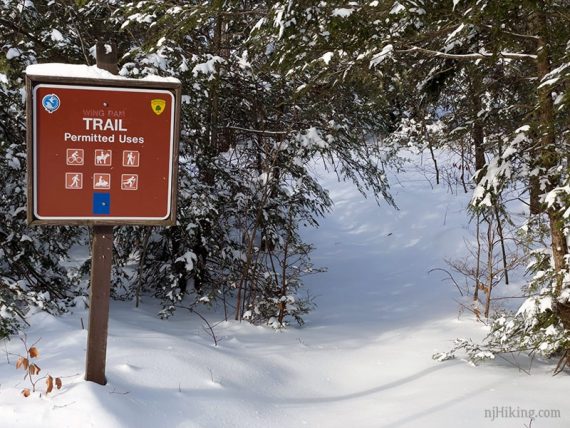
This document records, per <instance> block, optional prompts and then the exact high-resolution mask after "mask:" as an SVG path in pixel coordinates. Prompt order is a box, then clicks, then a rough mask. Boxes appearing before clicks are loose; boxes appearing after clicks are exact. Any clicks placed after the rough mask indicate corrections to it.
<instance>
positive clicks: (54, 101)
mask: <svg viewBox="0 0 570 428" xmlns="http://www.w3.org/2000/svg"><path fill="white" fill-rule="evenodd" d="M60 104H61V102H60V101H59V97H58V96H57V95H56V94H47V95H46V96H44V97H43V98H42V106H43V108H44V109H45V110H46V111H47V112H48V113H53V112H54V111H56V110H57V109H58V108H59V106H60Z"/></svg>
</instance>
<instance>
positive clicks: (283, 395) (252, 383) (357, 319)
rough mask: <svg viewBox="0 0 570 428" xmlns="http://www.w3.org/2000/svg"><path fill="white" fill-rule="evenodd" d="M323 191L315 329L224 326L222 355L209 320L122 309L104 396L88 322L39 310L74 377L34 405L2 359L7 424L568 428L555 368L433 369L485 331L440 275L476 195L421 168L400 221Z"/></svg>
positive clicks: (345, 190)
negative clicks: (90, 373)
mask: <svg viewBox="0 0 570 428" xmlns="http://www.w3.org/2000/svg"><path fill="white" fill-rule="evenodd" d="M323 179H324V180H325V181H326V187H328V188H330V189H333V191H332V192H331V196H332V198H333V200H334V201H335V203H336V205H335V210H334V212H333V213H332V214H331V215H330V216H329V217H327V218H326V219H324V220H323V221H322V224H321V228H320V229H318V230H311V231H306V235H307V239H308V241H310V242H314V243H315V245H316V247H317V249H316V251H315V253H314V256H313V260H314V262H315V264H316V265H321V266H327V267H328V272H327V273H324V274H319V275H315V276H311V277H308V278H306V283H307V285H308V287H309V289H310V292H311V294H312V295H313V296H315V297H316V298H317V304H318V308H317V309H316V310H315V311H314V312H312V313H311V314H309V315H308V316H307V317H306V325H305V326H304V327H302V328H297V327H292V328H289V329H288V330H286V331H284V332H274V331H272V330H271V329H269V328H265V327H254V326H251V325H248V324H246V323H242V324H239V323H236V322H225V323H222V324H219V325H217V326H216V334H217V336H218V338H219V339H220V344H219V346H217V347H214V346H213V344H212V341H211V339H210V338H209V337H208V335H207V333H206V332H205V331H204V330H203V328H202V325H201V322H200V320H199V319H198V318H196V317H192V316H191V315H189V314H185V313H183V312H179V313H177V315H176V316H175V317H174V318H172V319H170V320H168V321H161V320H159V319H157V318H156V317H155V314H156V312H157V311H158V307H157V306H156V305H155V304H154V303H150V302H144V304H143V306H142V307H141V308H140V309H138V310H137V309H134V308H133V304H132V303H129V302H127V303H124V302H113V303H112V305H111V320H110V336H109V345H108V359H107V376H108V380H109V382H108V384H107V385H106V386H104V387H102V386H98V385H94V384H89V383H87V382H84V381H83V380H82V372H83V365H84V351H85V340H86V331H85V330H82V329H81V318H83V320H86V319H87V314H86V312H85V311H76V312H75V313H74V314H69V315H66V316H64V317H60V318H53V317H51V316H49V315H47V314H43V313H40V314H36V315H35V316H33V317H32V327H31V328H30V329H29V331H28V336H29V338H30V340H31V341H34V340H36V339H37V338H40V337H41V341H40V343H39V344H38V347H39V348H40V352H41V358H40V361H39V363H38V364H39V365H40V366H41V367H42V369H44V370H45V372H49V373H51V374H53V375H57V376H69V377H66V378H64V387H63V389H62V390H61V391H59V392H56V393H54V394H53V395H52V396H50V397H48V398H45V397H41V398H40V397H39V396H38V395H35V396H33V397H30V398H27V399H24V398H23V397H21V396H20V395H19V391H20V390H21V389H22V388H23V387H24V386H25V383H24V382H22V379H21V377H22V376H21V373H20V372H17V371H16V370H15V368H14V361H15V359H14V357H13V356H11V355H9V356H8V358H9V359H10V363H11V364H7V362H6V358H2V359H0V427H20V428H22V427H37V426H43V427H104V428H113V427H264V428H265V427H302V426H307V427H323V428H329V427H332V428H334V427H348V426H351V427H386V428H389V427H390V428H391V427H412V428H413V427H428V428H436V427H437V428H439V427H457V426H461V427H462V428H470V427H473V428H480V427H521V428H522V427H524V426H525V424H526V425H527V426H528V424H529V422H530V419H529V418H524V417H521V418H513V417H511V418H506V417H504V418H498V419H495V420H491V419H490V418H486V417H485V410H488V411H493V408H494V406H497V410H500V409H501V408H504V410H503V414H504V415H505V416H509V412H508V411H509V410H517V409H519V410H521V411H522V410H524V411H528V410H532V409H535V410H539V409H552V410H560V412H561V417H560V418H542V419H537V420H535V421H534V422H533V423H532V427H533V428H542V427H567V426H570V411H566V410H565V406H564V404H565V403H566V401H567V398H566V397H567V394H566V392H567V391H568V390H569V388H570V379H569V378H568V376H566V375H563V376H558V377H556V378H552V377H551V375H550V370H551V369H552V366H548V365H541V364H540V363H535V365H534V368H533V372H532V375H531V376H528V375H527V374H524V373H523V372H519V371H517V369H516V368H513V367H512V366H509V365H508V364H506V363H505V362H501V361H497V362H495V363H492V364H488V365H485V366H483V367H479V368H474V367H470V366H468V365H467V364H465V363H464V362H461V361H450V362H445V363H438V362H435V361H433V360H432V359H431V355H432V354H433V353H434V352H436V351H445V350H448V349H449V348H450V347H451V345H452V340H453V339H454V338H456V337H465V336H467V337H472V338H474V339H477V338H480V337H482V336H483V335H484V334H485V331H484V329H483V328H482V326H481V325H480V324H477V323H474V322H473V321H472V320H471V318H469V317H468V316H462V317H458V306H457V303H456V302H455V301H454V299H455V298H457V297H458V293H457V290H455V289H454V288H453V287H452V286H451V285H450V284H449V283H444V282H442V281H441V279H442V275H441V274H438V273H437V272H434V273H431V274H429V273H428V272H429V270H430V269H433V268H437V267H445V264H444V261H443V258H444V257H456V256H458V255H461V254H462V253H463V251H465V250H464V243H463V237H464V236H468V232H467V230H466V229H465V226H464V225H465V223H466V218H465V214H464V212H463V208H464V205H465V203H466V199H465V198H464V197H456V196H452V195H450V194H449V193H448V192H447V191H446V189H444V188H436V189H431V187H430V186H429V184H428V183H427V181H426V180H425V179H424V178H423V177H421V175H420V174H416V173H411V172H410V173H406V174H403V175H400V176H399V177H398V179H399V182H400V183H399V184H397V183H394V186H393V193H394V195H395V197H396V202H397V203H398V205H399V207H400V210H399V211H396V210H393V209H392V208H390V207H388V206H386V205H381V206H380V207H378V206H377V205H376V204H375V202H374V201H373V200H367V199H363V198H362V197H361V196H360V195H359V194H358V193H357V192H356V191H355V190H354V188H353V187H352V186H351V185H349V184H344V183H336V181H335V180H334V178H333V177H331V176H328V175H325V176H324V177H323ZM211 318H212V320H213V321H214V320H215V319H214V316H213V315H212V316H211ZM0 345H2V344H0ZM2 348H3V345H2ZM6 349H7V351H8V352H12V353H17V352H18V351H19V350H20V349H21V344H19V343H18V341H11V342H10V343H8V344H7V345H6ZM0 352H2V349H1V348H0ZM2 353H3V352H2ZM518 414H519V415H520V414H521V412H519V413H518ZM510 416H512V412H511V415H510Z"/></svg>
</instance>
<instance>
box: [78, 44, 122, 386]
mask: <svg viewBox="0 0 570 428" xmlns="http://www.w3.org/2000/svg"><path fill="white" fill-rule="evenodd" d="M107 46H110V49H106V48H105V43H102V42H97V45H96V51H95V53H96V58H97V67H98V68H101V69H103V70H106V71H108V72H110V73H111V74H119V68H118V66H117V47H116V45H114V44H113V45H109V44H108V45H107ZM95 161H97V158H95ZM112 270H113V226H97V225H95V226H93V228H92V241H91V277H90V284H91V290H90V294H89V326H88V330H87V354H86V356H85V380H87V381H91V382H95V383H98V384H99V385H105V384H106V383H107V377H106V376H105V367H106V365H107V337H108V336H109V299H110V297H111V274H112Z"/></svg>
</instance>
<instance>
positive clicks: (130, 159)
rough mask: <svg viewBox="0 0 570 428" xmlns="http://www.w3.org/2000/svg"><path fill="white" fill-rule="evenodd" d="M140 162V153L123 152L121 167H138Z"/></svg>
mask: <svg viewBox="0 0 570 428" xmlns="http://www.w3.org/2000/svg"><path fill="white" fill-rule="evenodd" d="M139 161H140V152H138V151H136V150H124V151H123V166H128V167H132V168H135V167H138V166H139Z"/></svg>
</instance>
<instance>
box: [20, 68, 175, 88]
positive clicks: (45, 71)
mask: <svg viewBox="0 0 570 428" xmlns="http://www.w3.org/2000/svg"><path fill="white" fill-rule="evenodd" d="M26 74H30V75H33V76H60V77H82V78H87V79H109V80H139V79H129V78H127V77H123V76H118V75H115V74H111V73H109V72H108V71H106V70H103V69H100V68H98V67H97V66H96V65H84V64H61V63H46V64H34V65H28V66H27V67H26ZM140 80H144V81H151V82H171V83H180V80H178V79H176V78H175V77H161V76H146V77H144V78H142V79H140Z"/></svg>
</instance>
